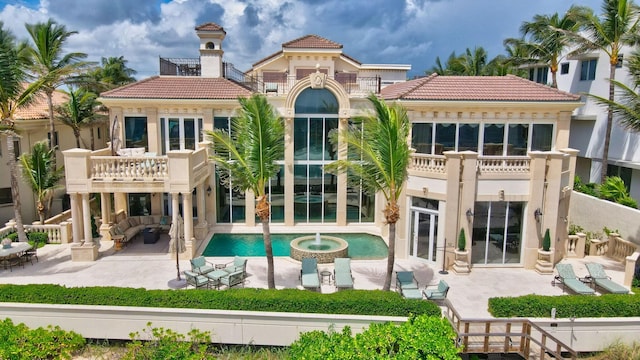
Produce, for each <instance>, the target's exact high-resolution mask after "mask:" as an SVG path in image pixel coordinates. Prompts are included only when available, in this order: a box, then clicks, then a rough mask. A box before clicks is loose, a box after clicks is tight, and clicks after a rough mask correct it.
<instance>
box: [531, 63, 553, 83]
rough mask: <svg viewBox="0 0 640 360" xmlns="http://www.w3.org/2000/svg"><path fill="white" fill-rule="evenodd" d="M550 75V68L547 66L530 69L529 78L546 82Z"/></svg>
mask: <svg viewBox="0 0 640 360" xmlns="http://www.w3.org/2000/svg"><path fill="white" fill-rule="evenodd" d="M548 75H549V68H548V67H546V66H544V67H537V68H530V69H529V80H531V81H535V82H537V83H538V84H546V83H547V76H548Z"/></svg>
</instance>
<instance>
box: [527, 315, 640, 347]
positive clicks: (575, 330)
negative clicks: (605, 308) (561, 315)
mask: <svg viewBox="0 0 640 360" xmlns="http://www.w3.org/2000/svg"><path fill="white" fill-rule="evenodd" d="M530 320H531V321H532V322H533V323H535V324H536V325H538V326H540V327H541V328H542V329H543V330H545V331H547V332H548V333H549V334H550V335H551V336H553V337H555V338H556V339H558V340H560V341H562V342H563V343H565V344H567V345H569V347H571V348H572V349H573V350H575V351H577V352H593V351H602V350H604V349H605V348H606V347H607V346H609V345H611V344H614V343H616V342H618V341H619V342H621V343H624V344H632V343H634V342H637V341H638V334H639V333H640V317H633V318H581V319H573V320H572V319H555V320H552V319H530Z"/></svg>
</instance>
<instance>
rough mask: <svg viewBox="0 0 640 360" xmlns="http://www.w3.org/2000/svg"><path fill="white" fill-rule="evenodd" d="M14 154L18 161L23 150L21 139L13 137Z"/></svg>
mask: <svg viewBox="0 0 640 360" xmlns="http://www.w3.org/2000/svg"><path fill="white" fill-rule="evenodd" d="M13 154H14V155H15V157H16V161H18V158H19V157H20V155H21V154H22V152H21V151H20V140H19V139H13Z"/></svg>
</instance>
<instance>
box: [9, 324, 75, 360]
mask: <svg viewBox="0 0 640 360" xmlns="http://www.w3.org/2000/svg"><path fill="white" fill-rule="evenodd" d="M0 338H1V339H2V341H1V342H0V359H15V360H22V359H25V360H31V359H66V358H70V357H71V355H72V354H73V353H74V352H76V351H78V350H80V349H82V347H83V346H84V344H85V339H84V338H83V337H82V336H81V335H80V334H77V333H75V332H73V331H65V330H62V329H61V328H60V327H58V326H56V327H53V326H49V327H47V328H46V329H45V328H42V327H39V328H37V329H33V330H31V329H29V328H28V327H27V326H26V325H24V324H18V325H14V324H13V322H12V321H11V319H5V320H4V321H0Z"/></svg>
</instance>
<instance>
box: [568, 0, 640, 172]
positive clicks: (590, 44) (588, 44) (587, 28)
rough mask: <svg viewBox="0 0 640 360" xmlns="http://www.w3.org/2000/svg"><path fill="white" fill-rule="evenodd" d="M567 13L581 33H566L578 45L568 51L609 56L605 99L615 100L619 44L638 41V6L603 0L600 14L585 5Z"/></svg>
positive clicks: (606, 143)
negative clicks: (599, 53) (596, 52)
mask: <svg viewBox="0 0 640 360" xmlns="http://www.w3.org/2000/svg"><path fill="white" fill-rule="evenodd" d="M569 12H570V13H571V16H576V18H577V19H578V21H579V23H580V25H581V32H577V33H568V32H567V34H570V35H571V36H572V37H573V39H574V40H575V41H576V42H577V43H578V48H577V49H576V50H575V51H574V52H573V53H572V54H580V53H585V52H588V51H593V50H600V51H603V52H604V53H606V54H607V56H608V57H609V80H610V82H609V99H608V100H609V101H610V102H613V101H614V100H615V97H614V95H615V78H616V68H617V66H618V61H619V60H618V56H619V55H620V50H621V49H622V47H623V46H626V45H629V46H633V45H636V44H637V43H638V40H639V38H638V30H639V29H638V21H639V20H640V9H639V8H638V6H636V4H634V3H633V0H603V4H602V15H601V17H598V16H596V15H595V14H594V13H593V10H591V9H590V8H587V7H578V6H574V7H571V9H569ZM608 108H609V109H608V111H607V126H606V129H605V137H604V145H603V147H602V172H601V174H600V180H601V182H604V181H605V179H606V177H607V165H608V163H609V159H608V158H609V145H610V143H611V127H612V125H613V114H614V108H613V106H611V105H609V107H608Z"/></svg>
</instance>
